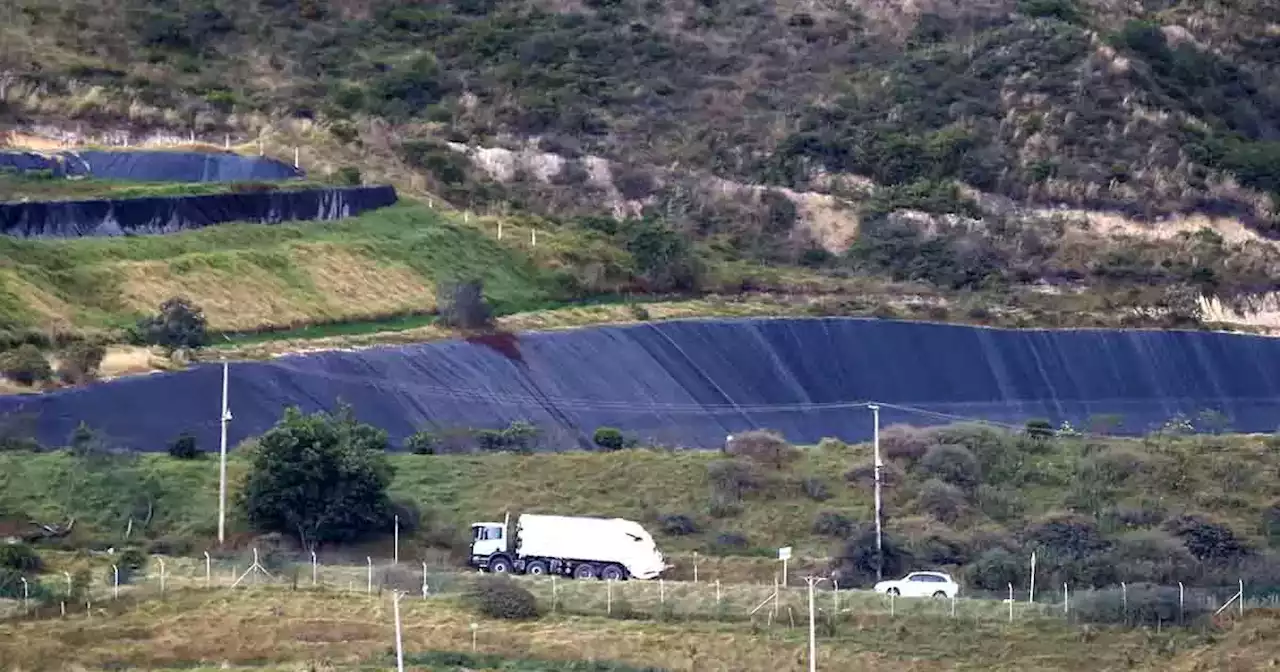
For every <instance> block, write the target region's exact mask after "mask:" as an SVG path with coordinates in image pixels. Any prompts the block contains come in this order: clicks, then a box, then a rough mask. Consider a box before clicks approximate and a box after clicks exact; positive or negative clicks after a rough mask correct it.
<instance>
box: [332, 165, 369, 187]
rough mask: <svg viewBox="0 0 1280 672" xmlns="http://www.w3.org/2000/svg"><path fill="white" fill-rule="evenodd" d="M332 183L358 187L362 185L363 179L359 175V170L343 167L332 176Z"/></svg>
mask: <svg viewBox="0 0 1280 672" xmlns="http://www.w3.org/2000/svg"><path fill="white" fill-rule="evenodd" d="M333 183H334V184H339V185H344V186H348V187H358V186H360V185H361V184H364V177H363V176H362V175H360V169H359V168H357V167H355V166H343V167H341V168H339V169H338V170H337V171H335V172H334V174H333Z"/></svg>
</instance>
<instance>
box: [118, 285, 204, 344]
mask: <svg viewBox="0 0 1280 672" xmlns="http://www.w3.org/2000/svg"><path fill="white" fill-rule="evenodd" d="M207 327H208V321H207V320H206V319H205V316H204V311H202V310H201V309H200V307H199V306H197V305H195V304H194V303H192V302H191V301H190V300H188V299H186V298H185V297H180V296H175V297H173V298H171V299H169V300H167V301H165V302H164V303H162V304H160V313H159V314H158V315H155V316H152V317H148V318H144V319H143V320H141V321H139V322H138V325H137V330H136V337H137V340H138V341H140V342H141V343H142V344H144V345H158V346H161V347H163V348H164V349H166V350H168V351H169V352H170V353H172V352H173V351H174V350H180V349H184V348H187V349H194V348H201V347H204V346H205V345H207V344H208V342H209V334H208V329H207Z"/></svg>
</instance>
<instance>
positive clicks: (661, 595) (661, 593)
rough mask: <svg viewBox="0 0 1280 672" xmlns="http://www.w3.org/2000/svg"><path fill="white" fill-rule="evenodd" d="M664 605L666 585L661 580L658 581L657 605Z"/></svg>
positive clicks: (665, 601)
mask: <svg viewBox="0 0 1280 672" xmlns="http://www.w3.org/2000/svg"><path fill="white" fill-rule="evenodd" d="M666 603H667V584H666V583H665V582H664V581H663V580H662V579H658V604H666Z"/></svg>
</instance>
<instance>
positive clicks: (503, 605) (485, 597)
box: [469, 576, 540, 621]
mask: <svg viewBox="0 0 1280 672" xmlns="http://www.w3.org/2000/svg"><path fill="white" fill-rule="evenodd" d="M469 597H470V599H471V601H472V603H473V604H474V605H475V607H476V609H477V610H479V611H480V613H482V614H484V615H485V616H488V617H490V618H500V619H504V620H513V621H521V620H529V619H535V618H538V616H539V615H540V610H539V609H538V600H537V598H535V597H534V596H533V593H531V592H529V591H528V590H526V589H525V588H524V587H523V586H521V585H519V584H517V583H516V582H515V581H512V580H511V578H510V577H506V576H484V577H481V578H480V579H479V580H477V581H476V583H475V586H474V587H473V588H472V589H471V593H470V595H469Z"/></svg>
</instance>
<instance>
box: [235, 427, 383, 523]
mask: <svg viewBox="0 0 1280 672" xmlns="http://www.w3.org/2000/svg"><path fill="white" fill-rule="evenodd" d="M386 448H387V436H386V433H385V432H383V431H382V430H379V429H376V428H374V427H371V426H369V425H365V424H361V423H358V422H356V420H355V419H354V417H353V416H352V414H351V413H350V410H349V409H347V408H345V407H344V408H343V409H340V410H339V412H338V413H336V414H335V415H329V414H327V413H323V412H321V413H315V414H313V415H304V414H303V413H302V411H300V410H299V409H297V408H296V407H295V408H290V409H288V410H286V411H285V414H284V417H283V418H282V419H281V420H280V422H279V423H278V424H277V425H276V426H275V427H273V428H271V429H270V430H269V431H267V433H266V434H263V435H262V437H261V438H260V439H259V440H258V446H257V449H256V450H255V451H254V452H253V456H252V461H251V467H250V470H249V476H248V479H247V480H246V482H245V487H244V491H243V492H242V494H241V502H242V506H243V507H244V511H245V513H246V515H247V517H248V519H249V522H250V524H252V525H253V527H254V528H256V529H258V530H261V531H264V532H281V533H286V534H297V535H298V538H299V540H300V541H301V543H302V544H303V546H305V547H311V548H314V547H315V545H316V544H321V543H326V542H344V541H351V540H354V539H358V538H360V537H364V536H367V535H369V534H372V533H374V532H377V531H380V530H386V529H388V528H389V527H390V525H391V515H392V514H391V500H390V499H389V498H388V496H387V487H388V486H389V485H390V484H391V478H392V476H393V475H394V470H393V468H392V467H391V465H390V464H389V463H388V462H387V458H386V455H385V452H384V451H385V450H386Z"/></svg>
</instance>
